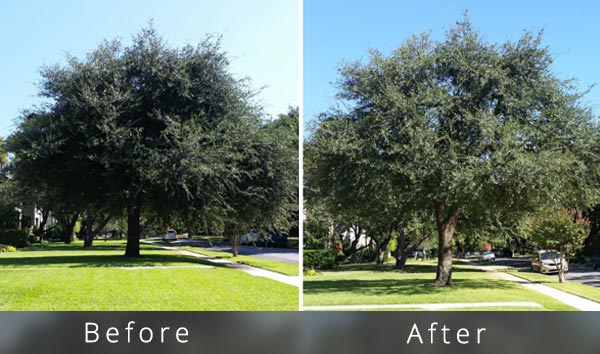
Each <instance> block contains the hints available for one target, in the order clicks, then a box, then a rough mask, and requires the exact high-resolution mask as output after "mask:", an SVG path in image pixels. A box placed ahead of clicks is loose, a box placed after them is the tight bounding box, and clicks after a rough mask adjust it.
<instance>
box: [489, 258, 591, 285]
mask: <svg viewBox="0 0 600 354" xmlns="http://www.w3.org/2000/svg"><path fill="white" fill-rule="evenodd" d="M496 265H504V266H509V267H513V268H515V269H518V270H521V271H523V270H531V261H530V260H529V259H528V258H498V259H496ZM548 276H550V277H551V276H556V275H554V274H552V275H548ZM565 279H567V280H571V281H575V282H578V283H581V284H585V285H590V286H595V287H597V288H600V271H595V270H593V269H592V267H587V266H582V265H579V264H569V271H568V272H567V273H566V274H565Z"/></svg>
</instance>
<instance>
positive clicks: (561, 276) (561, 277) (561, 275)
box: [558, 249, 565, 283]
mask: <svg viewBox="0 0 600 354" xmlns="http://www.w3.org/2000/svg"><path fill="white" fill-rule="evenodd" d="M564 259H565V257H564V253H563V251H562V249H561V251H560V256H559V257H558V261H559V262H560V263H559V264H558V282H559V283H564V282H565V268H564V264H565V263H564Z"/></svg>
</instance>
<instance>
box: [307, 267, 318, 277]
mask: <svg viewBox="0 0 600 354" xmlns="http://www.w3.org/2000/svg"><path fill="white" fill-rule="evenodd" d="M304 275H305V276H307V277H314V276H317V275H319V273H318V272H317V271H316V270H314V269H312V268H311V269H309V270H307V271H306V272H304Z"/></svg>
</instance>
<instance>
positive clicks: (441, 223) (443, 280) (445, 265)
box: [433, 200, 459, 286]
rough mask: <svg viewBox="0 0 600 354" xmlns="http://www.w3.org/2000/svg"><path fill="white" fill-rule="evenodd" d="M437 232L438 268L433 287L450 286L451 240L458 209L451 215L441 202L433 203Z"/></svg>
mask: <svg viewBox="0 0 600 354" xmlns="http://www.w3.org/2000/svg"><path fill="white" fill-rule="evenodd" d="M434 206H435V220H436V225H437V231H438V266H437V274H436V277H435V281H434V282H433V285H434V286H452V239H453V237H454V229H455V227H456V222H457V221H458V215H459V209H458V208H456V210H454V211H453V212H451V213H447V212H446V208H445V206H444V204H443V202H442V201H441V200H436V201H435V202H434Z"/></svg>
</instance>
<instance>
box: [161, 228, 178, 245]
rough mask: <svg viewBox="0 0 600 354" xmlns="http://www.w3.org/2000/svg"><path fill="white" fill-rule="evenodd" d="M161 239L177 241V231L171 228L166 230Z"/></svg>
mask: <svg viewBox="0 0 600 354" xmlns="http://www.w3.org/2000/svg"><path fill="white" fill-rule="evenodd" d="M162 239H163V241H167V242H169V241H177V231H175V230H173V229H169V230H167V232H166V233H165V234H164V235H163V238H162Z"/></svg>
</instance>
